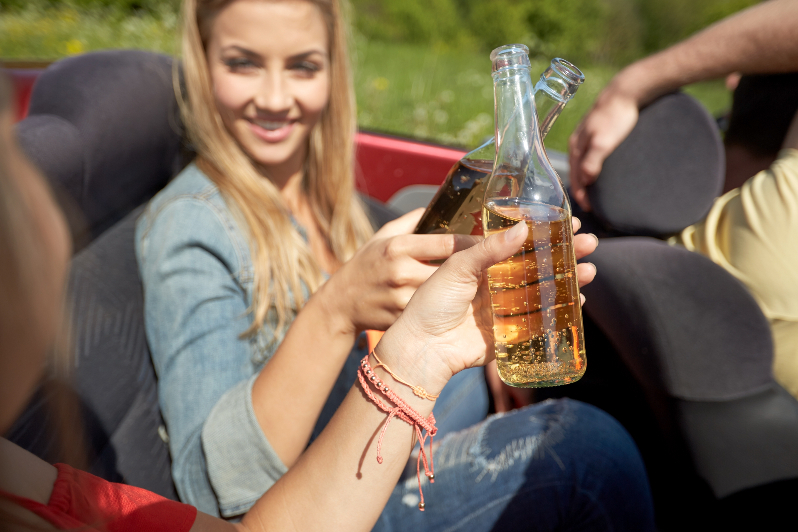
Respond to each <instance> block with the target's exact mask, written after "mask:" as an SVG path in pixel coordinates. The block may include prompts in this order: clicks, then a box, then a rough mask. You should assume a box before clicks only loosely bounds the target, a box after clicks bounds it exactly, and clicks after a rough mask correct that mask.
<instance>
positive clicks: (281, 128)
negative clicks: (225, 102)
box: [249, 118, 296, 143]
mask: <svg viewBox="0 0 798 532" xmlns="http://www.w3.org/2000/svg"><path fill="white" fill-rule="evenodd" d="M295 122H296V120H263V119H258V118H250V119H249V123H250V129H251V130H252V132H253V133H254V134H255V135H257V136H258V137H260V138H261V139H263V140H264V141H265V142H269V143H277V142H282V141H284V140H285V139H287V138H288V137H289V136H290V135H291V132H292V131H293V129H294V123H295Z"/></svg>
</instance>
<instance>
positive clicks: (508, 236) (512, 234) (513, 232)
mask: <svg viewBox="0 0 798 532" xmlns="http://www.w3.org/2000/svg"><path fill="white" fill-rule="evenodd" d="M524 225H525V222H518V223H517V224H515V225H514V226H513V227H512V229H510V230H509V231H507V233H505V237H504V238H505V240H506V241H508V242H509V241H510V240H514V239H515V238H518V237H519V236H521V233H522V232H523V231H524Z"/></svg>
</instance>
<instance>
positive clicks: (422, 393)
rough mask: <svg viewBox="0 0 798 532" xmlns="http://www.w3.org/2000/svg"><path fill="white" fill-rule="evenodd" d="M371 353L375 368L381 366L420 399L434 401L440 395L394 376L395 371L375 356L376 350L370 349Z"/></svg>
mask: <svg viewBox="0 0 798 532" xmlns="http://www.w3.org/2000/svg"><path fill="white" fill-rule="evenodd" d="M371 355H372V356H373V357H374V360H376V361H377V365H376V366H374V369H377V368H378V367H380V366H382V368H383V369H384V370H385V371H387V372H388V374H389V375H390V376H391V377H393V380H395V381H397V382H401V383H402V384H404V385H405V386H407V387H408V388H410V389H411V390H413V393H414V394H416V395H417V396H419V397H421V398H422V399H429V400H430V401H434V400H435V399H437V398H438V397H439V396H440V395H441V394H435V395H432V394H431V393H427V390H425V389H424V388H423V387H421V386H413V385H412V384H410V383H409V382H407V381H405V380H403V379H400V378H399V377H397V376H396V373H394V372H393V371H392V370H391V368H389V367H388V366H387V365H386V364H383V363H382V360H380V359H379V357H378V356H377V351H372V352H371Z"/></svg>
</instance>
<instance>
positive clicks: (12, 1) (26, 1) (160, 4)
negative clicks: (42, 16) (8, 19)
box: [0, 0, 180, 15]
mask: <svg viewBox="0 0 798 532" xmlns="http://www.w3.org/2000/svg"><path fill="white" fill-rule="evenodd" d="M179 7H180V0H0V9H2V10H6V11H14V10H17V11H18V10H20V9H23V8H27V9H30V8H39V9H47V8H73V9H79V10H98V9H100V10H105V11H116V12H119V13H124V14H130V13H148V14H153V15H160V14H162V13H170V12H171V13H175V12H177V10H178V9H179Z"/></svg>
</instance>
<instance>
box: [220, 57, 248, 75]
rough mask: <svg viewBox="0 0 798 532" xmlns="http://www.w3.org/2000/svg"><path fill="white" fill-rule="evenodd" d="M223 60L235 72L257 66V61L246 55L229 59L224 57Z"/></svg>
mask: <svg viewBox="0 0 798 532" xmlns="http://www.w3.org/2000/svg"><path fill="white" fill-rule="evenodd" d="M222 62H223V63H224V64H225V66H227V68H229V69H230V70H232V71H233V72H238V71H241V70H248V69H250V68H255V63H253V62H252V61H250V60H249V59H247V58H245V57H232V58H229V59H223V60H222Z"/></svg>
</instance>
